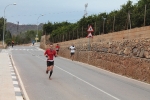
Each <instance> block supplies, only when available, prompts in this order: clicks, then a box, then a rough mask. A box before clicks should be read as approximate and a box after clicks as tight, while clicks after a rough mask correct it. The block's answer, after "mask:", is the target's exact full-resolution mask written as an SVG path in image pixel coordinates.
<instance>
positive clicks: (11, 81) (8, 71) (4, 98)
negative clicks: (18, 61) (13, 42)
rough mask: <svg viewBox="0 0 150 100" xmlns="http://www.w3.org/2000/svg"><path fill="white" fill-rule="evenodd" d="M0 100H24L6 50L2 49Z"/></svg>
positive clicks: (0, 59)
mask: <svg viewBox="0 0 150 100" xmlns="http://www.w3.org/2000/svg"><path fill="white" fill-rule="evenodd" d="M0 100H23V95H22V92H21V88H20V86H19V81H18V79H17V75H16V74H15V70H14V68H13V63H12V61H11V58H10V56H9V53H8V52H7V50H6V49H0Z"/></svg>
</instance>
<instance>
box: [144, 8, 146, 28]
mask: <svg viewBox="0 0 150 100" xmlns="http://www.w3.org/2000/svg"><path fill="white" fill-rule="evenodd" d="M145 21H146V5H145V13H144V26H145Z"/></svg>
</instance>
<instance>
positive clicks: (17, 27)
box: [6, 22, 43, 35]
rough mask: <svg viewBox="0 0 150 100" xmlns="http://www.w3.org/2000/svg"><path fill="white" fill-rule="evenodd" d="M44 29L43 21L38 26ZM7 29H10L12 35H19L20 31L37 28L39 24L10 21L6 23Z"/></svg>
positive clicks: (39, 28)
mask: <svg viewBox="0 0 150 100" xmlns="http://www.w3.org/2000/svg"><path fill="white" fill-rule="evenodd" d="M42 29H43V24H42V23H41V24H40V25H39V26H38V30H42ZM6 30H7V31H10V32H11V34H12V35H17V34H19V33H23V32H26V31H28V30H37V25H18V24H14V23H10V22H8V23H7V24H6Z"/></svg>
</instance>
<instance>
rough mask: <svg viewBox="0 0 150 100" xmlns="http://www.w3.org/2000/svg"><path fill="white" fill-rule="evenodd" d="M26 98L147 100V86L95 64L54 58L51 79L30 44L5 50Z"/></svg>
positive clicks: (149, 99)
mask: <svg viewBox="0 0 150 100" xmlns="http://www.w3.org/2000/svg"><path fill="white" fill-rule="evenodd" d="M9 51H10V54H12V57H13V60H14V63H15V66H16V67H17V69H18V72H19V74H20V76H21V79H22V81H23V84H24V87H25V89H26V91H27V94H28V96H29V98H30V100H150V85H149V84H145V83H142V82H138V81H136V80H133V79H128V78H126V77H122V76H120V75H116V74H113V73H110V72H107V71H104V70H102V69H98V68H96V67H93V66H90V65H86V64H82V63H79V62H75V61H71V60H67V59H64V58H61V57H57V58H55V67H54V73H53V75H52V80H49V79H48V75H47V74H46V73H45V70H46V58H45V57H44V56H43V51H42V50H40V49H38V48H37V47H34V46H29V47H23V46H22V47H19V46H18V47H17V46H15V47H14V48H13V49H11V50H9Z"/></svg>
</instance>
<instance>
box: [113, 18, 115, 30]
mask: <svg viewBox="0 0 150 100" xmlns="http://www.w3.org/2000/svg"><path fill="white" fill-rule="evenodd" d="M114 31H115V16H114V21H113V32H114Z"/></svg>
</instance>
